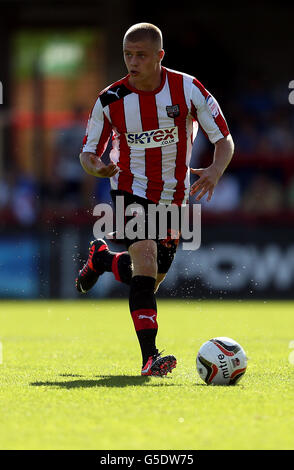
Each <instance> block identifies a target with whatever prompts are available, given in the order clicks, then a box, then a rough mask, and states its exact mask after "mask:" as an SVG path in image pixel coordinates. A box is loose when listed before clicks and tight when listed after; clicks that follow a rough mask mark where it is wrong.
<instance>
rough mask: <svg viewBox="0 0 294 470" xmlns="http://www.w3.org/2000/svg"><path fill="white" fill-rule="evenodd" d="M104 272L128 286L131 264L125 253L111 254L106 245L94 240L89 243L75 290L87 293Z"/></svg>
mask: <svg viewBox="0 0 294 470" xmlns="http://www.w3.org/2000/svg"><path fill="white" fill-rule="evenodd" d="M104 272H112V273H113V275H114V277H115V279H116V280H117V281H120V282H123V283H125V284H128V285H129V284H130V282H131V279H132V263H131V258H130V255H129V253H128V252H127V251H123V252H119V253H116V252H113V251H111V250H109V247H108V245H107V243H106V242H105V241H104V240H102V239H99V240H94V241H92V242H91V243H90V249H89V256H88V260H87V262H86V263H85V265H84V267H83V268H82V269H81V270H80V271H79V274H78V277H77V278H76V288H77V290H78V291H79V292H81V293H86V292H88V291H89V290H90V289H91V288H92V287H93V286H94V285H95V284H96V282H97V281H98V278H99V276H101V275H102V274H103V273H104Z"/></svg>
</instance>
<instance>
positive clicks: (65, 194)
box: [51, 106, 88, 207]
mask: <svg viewBox="0 0 294 470" xmlns="http://www.w3.org/2000/svg"><path fill="white" fill-rule="evenodd" d="M84 135H85V116H84V113H83V110H82V108H81V107H79V106H76V107H75V108H74V110H73V119H72V121H70V122H69V123H68V125H66V127H64V128H63V129H58V131H57V132H56V141H55V160H56V163H55V165H54V170H55V174H54V176H53V180H52V181H51V192H52V191H53V197H54V196H55V197H57V199H58V201H60V202H63V203H66V205H70V206H72V207H77V206H80V205H81V203H82V200H83V190H84V188H85V184H84V182H85V179H86V180H88V178H87V177H85V175H84V174H83V172H82V171H81V165H80V161H79V159H78V158H77V156H76V155H77V150H78V149H79V148H80V147H81V142H82V141H83V137H84Z"/></svg>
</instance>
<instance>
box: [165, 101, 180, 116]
mask: <svg viewBox="0 0 294 470" xmlns="http://www.w3.org/2000/svg"><path fill="white" fill-rule="evenodd" d="M166 112H167V115H168V117H170V118H175V117H178V116H179V115H180V105H179V104H174V105H172V106H166Z"/></svg>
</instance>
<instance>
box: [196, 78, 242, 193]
mask: <svg viewBox="0 0 294 470" xmlns="http://www.w3.org/2000/svg"><path fill="white" fill-rule="evenodd" d="M191 105H192V111H191V114H192V116H193V117H194V118H195V119H197V121H198V122H199V124H200V126H201V128H202V130H203V131H204V134H205V135H206V137H207V138H208V139H209V140H210V142H211V143H213V144H214V147H215V150H214V157H213V163H212V164H211V165H210V166H209V167H208V168H199V169H193V168H191V173H193V174H196V175H198V176H199V179H198V180H197V181H196V182H195V183H194V184H193V185H192V186H191V190H190V194H191V195H193V194H195V193H196V192H199V194H198V196H197V197H196V200H197V201H199V200H200V199H201V198H202V197H203V196H204V195H205V194H207V193H208V197H207V200H208V201H210V199H211V197H212V195H213V191H214V188H215V186H216V185H217V183H218V181H219V179H220V177H221V176H222V174H223V173H224V171H225V169H226V168H227V166H228V164H229V163H230V161H231V159H232V156H233V153H234V142H233V139H232V136H231V134H230V131H229V129H228V126H227V123H226V121H225V118H224V116H223V113H222V111H221V109H220V107H219V105H218V103H217V101H216V100H215V99H214V97H213V96H212V95H211V94H210V93H209V92H208V91H207V90H206V89H205V88H204V86H203V85H202V84H201V83H200V82H199V81H198V80H196V79H195V80H194V81H193V85H192V93H191Z"/></svg>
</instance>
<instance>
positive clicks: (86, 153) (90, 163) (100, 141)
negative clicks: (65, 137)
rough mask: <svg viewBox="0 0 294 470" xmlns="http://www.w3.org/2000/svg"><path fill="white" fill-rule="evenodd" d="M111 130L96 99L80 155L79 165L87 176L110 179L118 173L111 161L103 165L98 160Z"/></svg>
mask: <svg viewBox="0 0 294 470" xmlns="http://www.w3.org/2000/svg"><path fill="white" fill-rule="evenodd" d="M111 129H112V126H111V123H110V122H109V120H108V119H107V117H106V116H105V114H104V112H103V107H102V104H101V101H100V98H98V99H97V101H96V103H95V106H94V108H93V110H92V113H91V116H90V119H89V121H88V125H87V130H86V135H85V137H84V142H83V148H82V152H81V153H80V162H81V165H82V167H83V169H84V170H85V172H86V173H88V174H89V175H92V176H96V177H98V178H110V177H111V176H114V175H115V174H116V173H117V172H118V171H119V169H118V167H117V166H116V165H115V164H114V163H113V162H112V161H111V162H110V163H109V164H108V165H105V164H104V163H103V162H102V160H101V158H100V157H101V156H102V155H103V153H104V151H105V149H106V146H107V144H108V141H109V138H110V133H111Z"/></svg>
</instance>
